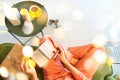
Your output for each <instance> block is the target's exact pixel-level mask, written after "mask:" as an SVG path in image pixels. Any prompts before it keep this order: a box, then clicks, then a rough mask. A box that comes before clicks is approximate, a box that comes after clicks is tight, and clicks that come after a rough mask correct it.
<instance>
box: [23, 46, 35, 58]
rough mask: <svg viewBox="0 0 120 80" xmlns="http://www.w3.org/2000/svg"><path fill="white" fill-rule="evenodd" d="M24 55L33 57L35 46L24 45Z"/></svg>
mask: <svg viewBox="0 0 120 80" xmlns="http://www.w3.org/2000/svg"><path fill="white" fill-rule="evenodd" d="M22 52H23V55H24V56H25V57H32V55H33V48H32V47H30V46H24V47H23V49H22Z"/></svg>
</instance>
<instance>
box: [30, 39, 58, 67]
mask: <svg viewBox="0 0 120 80" xmlns="http://www.w3.org/2000/svg"><path fill="white" fill-rule="evenodd" d="M53 51H56V49H55V48H54V47H53V45H52V43H50V41H48V40H47V41H45V42H44V43H43V44H42V45H40V46H39V47H38V49H36V50H35V52H34V54H33V56H32V57H31V58H32V59H33V60H34V61H35V62H36V63H37V64H38V66H39V67H42V66H44V65H45V64H46V63H47V62H48V61H49V59H51V58H52V57H54V56H55V55H56V54H58V53H53Z"/></svg>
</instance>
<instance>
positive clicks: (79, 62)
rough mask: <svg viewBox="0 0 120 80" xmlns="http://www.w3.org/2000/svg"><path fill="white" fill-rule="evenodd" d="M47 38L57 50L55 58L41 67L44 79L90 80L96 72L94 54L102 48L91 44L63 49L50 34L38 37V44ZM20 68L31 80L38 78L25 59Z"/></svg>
mask: <svg viewBox="0 0 120 80" xmlns="http://www.w3.org/2000/svg"><path fill="white" fill-rule="evenodd" d="M46 40H49V41H50V42H51V43H52V44H53V46H54V47H55V48H56V49H57V50H59V54H58V56H57V57H56V58H51V59H50V60H49V62H48V63H47V65H45V66H44V67H43V74H44V80H91V79H92V76H93V75H94V73H95V72H96V70H97V68H98V66H99V61H98V60H97V58H96V56H95V55H96V54H97V55H98V56H99V54H103V53H104V48H102V47H100V48H97V47H95V46H94V45H92V44H89V45H84V46H76V47H70V48H68V50H66V49H64V48H63V47H62V46H61V44H60V43H58V42H57V41H55V40H54V39H53V38H51V37H50V36H44V37H42V38H41V39H40V44H42V43H43V42H44V41H46ZM21 70H22V71H23V72H25V73H27V74H28V75H30V76H31V79H32V80H38V78H37V74H36V71H35V69H34V68H28V67H27V65H26V61H24V62H22V64H21Z"/></svg>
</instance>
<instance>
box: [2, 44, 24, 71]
mask: <svg viewBox="0 0 120 80" xmlns="http://www.w3.org/2000/svg"><path fill="white" fill-rule="evenodd" d="M22 48H23V46H22V45H20V44H15V45H14V46H13V48H12V49H11V50H10V52H9V53H8V55H7V56H6V57H5V59H4V60H3V62H2V64H1V65H0V66H4V67H6V68H7V69H8V71H9V72H12V73H13V72H16V71H18V70H19V66H20V63H21V60H22V58H23V53H22Z"/></svg>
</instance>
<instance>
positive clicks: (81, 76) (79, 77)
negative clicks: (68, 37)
mask: <svg viewBox="0 0 120 80" xmlns="http://www.w3.org/2000/svg"><path fill="white" fill-rule="evenodd" d="M58 45H59V47H58V49H59V50H60V53H59V54H58V57H59V59H60V60H61V61H62V62H63V64H64V65H65V67H66V68H67V69H68V70H69V71H70V73H71V74H72V75H73V76H74V78H75V79H76V80H89V79H87V77H86V76H85V75H84V74H82V73H81V72H80V71H79V70H78V69H76V68H75V67H74V66H73V65H72V64H70V63H69V61H68V60H67V59H66V55H65V54H67V51H66V50H65V49H64V48H63V47H62V46H61V45H60V44H59V43H58Z"/></svg>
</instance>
